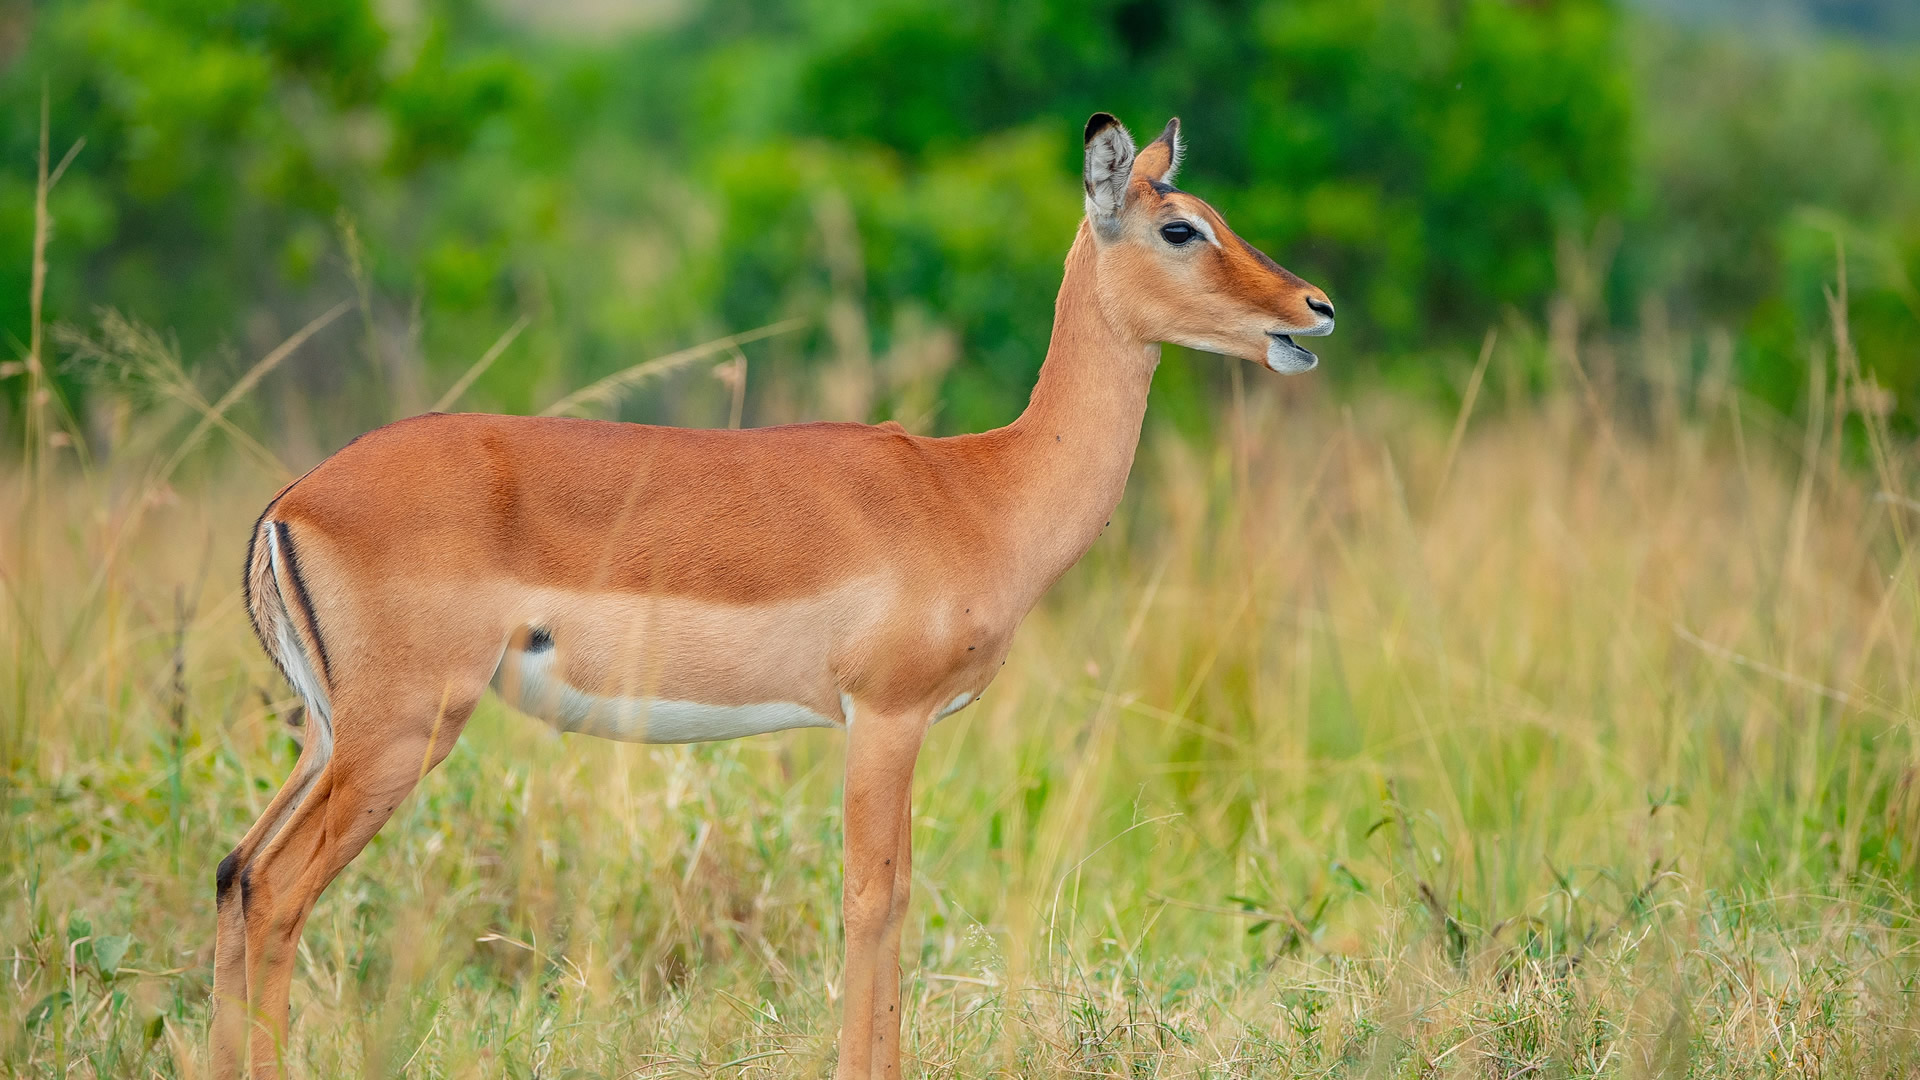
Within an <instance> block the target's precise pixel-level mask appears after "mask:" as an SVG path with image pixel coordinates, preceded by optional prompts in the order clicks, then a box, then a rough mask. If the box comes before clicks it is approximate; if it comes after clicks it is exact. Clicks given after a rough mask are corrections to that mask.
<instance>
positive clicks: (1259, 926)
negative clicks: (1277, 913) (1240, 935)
mask: <svg viewBox="0 0 1920 1080" xmlns="http://www.w3.org/2000/svg"><path fill="white" fill-rule="evenodd" d="M1272 925H1273V920H1272V919H1261V920H1260V921H1259V922H1257V923H1254V924H1253V925H1252V926H1249V927H1247V936H1249V937H1251V936H1253V935H1254V934H1257V933H1259V932H1260V931H1262V930H1265V929H1266V928H1267V927H1269V926H1272Z"/></svg>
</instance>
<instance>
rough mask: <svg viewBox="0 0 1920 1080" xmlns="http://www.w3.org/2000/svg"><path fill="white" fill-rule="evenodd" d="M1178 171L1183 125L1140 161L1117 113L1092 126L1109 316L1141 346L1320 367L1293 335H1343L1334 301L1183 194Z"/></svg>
mask: <svg viewBox="0 0 1920 1080" xmlns="http://www.w3.org/2000/svg"><path fill="white" fill-rule="evenodd" d="M1179 166H1180V121H1179V120H1173V121H1170V122H1168V124H1167V129H1166V130H1165V131H1163V132H1161V133H1160V137H1159V138H1157V139H1155V140H1153V141H1152V142H1150V143H1148V144H1147V145H1146V147H1145V148H1143V149H1141V150H1139V151H1137V152H1136V151H1135V149H1134V145H1133V137H1132V136H1131V135H1128V134H1127V129H1126V128H1124V127H1121V126H1120V121H1118V120H1115V119H1114V118H1113V117H1112V116H1110V115H1108V114H1106V113H1094V114H1093V118H1092V119H1090V120H1088V121H1087V167H1086V174H1085V178H1086V187H1087V222H1088V224H1089V225H1091V226H1092V230H1093V238H1094V243H1095V245H1096V249H1097V252H1098V259H1099V266H1100V273H1099V280H1100V284H1099V289H1100V305H1101V308H1102V309H1103V310H1104V311H1105V313H1106V315H1107V318H1108V319H1110V320H1112V321H1113V322H1114V323H1115V325H1117V326H1119V327H1120V328H1121V329H1123V330H1125V331H1126V332H1128V333H1130V334H1132V335H1134V336H1135V337H1137V338H1139V339H1140V340H1142V341H1170V342H1172V343H1173V344H1175V345H1185V346H1188V347H1190V348H1195V349H1205V350H1206V351H1208V352H1216V353H1224V354H1226V355H1228V356H1239V357H1244V358H1245V359H1248V360H1252V361H1254V362H1255V363H1261V364H1265V365H1266V366H1267V367H1269V368H1271V369H1273V370H1274V371H1282V372H1294V371H1306V370H1307V369H1309V368H1311V367H1313V366H1314V365H1315V364H1317V363H1319V360H1318V359H1317V358H1316V357H1315V356H1314V355H1313V354H1312V353H1310V352H1308V351H1307V350H1306V349H1303V348H1301V347H1300V346H1299V345H1298V344H1296V343H1295V342H1294V338H1296V337H1321V336H1324V335H1326V334H1331V333H1333V304H1332V303H1331V302H1329V301H1328V300H1327V294H1326V293H1324V292H1321V291H1320V290H1319V289H1318V288H1316V287H1314V286H1312V285H1309V284H1307V283H1306V282H1304V281H1302V280H1300V279H1299V278H1298V277H1295V276H1294V275H1293V274H1291V273H1289V272H1288V271H1286V270H1285V269H1283V268H1282V267H1281V266H1280V265H1279V264H1278V263H1275V262H1274V261H1273V260H1272V259H1269V258H1267V257H1266V256H1265V255H1263V254H1261V253H1260V252H1259V251H1257V250H1255V249H1254V247H1253V246H1252V245H1251V244H1248V243H1247V242H1246V241H1245V240H1242V239H1240V238H1239V237H1238V236H1236V235H1234V232H1233V230H1232V229H1229V228H1227V223H1226V222H1225V221H1224V220H1222V219H1221V217H1220V215H1219V214H1218V213H1215V212H1214V209H1213V207H1211V206H1208V205H1207V204H1206V203H1205V202H1203V201H1202V200H1200V199H1198V198H1195V197H1194V196H1192V195H1189V194H1187V193H1186V192H1184V191H1180V190H1178V189H1177V188H1175V187H1174V186H1173V174H1174V170H1175V169H1177V168H1179Z"/></svg>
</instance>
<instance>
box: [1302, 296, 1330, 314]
mask: <svg viewBox="0 0 1920 1080" xmlns="http://www.w3.org/2000/svg"><path fill="white" fill-rule="evenodd" d="M1307 306H1308V307H1309V308H1312V309H1313V310H1314V311H1315V312H1318V313H1319V314H1321V315H1325V316H1326V317H1327V318H1329V319H1331V318H1333V305H1332V304H1329V303H1327V302H1326V301H1325V300H1317V299H1315V298H1313V297H1311V296H1309V297H1307Z"/></svg>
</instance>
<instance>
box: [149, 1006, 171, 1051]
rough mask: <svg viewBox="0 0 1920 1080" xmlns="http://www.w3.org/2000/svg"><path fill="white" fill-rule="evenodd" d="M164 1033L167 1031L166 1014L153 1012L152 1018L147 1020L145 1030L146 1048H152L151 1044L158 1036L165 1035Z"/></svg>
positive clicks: (158, 1038) (157, 1040)
mask: <svg viewBox="0 0 1920 1080" xmlns="http://www.w3.org/2000/svg"><path fill="white" fill-rule="evenodd" d="M166 1033H167V1014H166V1013H154V1014H153V1019H151V1020H149V1021H147V1030H146V1036H147V1049H149V1050H151V1049H153V1044H154V1043H157V1042H159V1041H160V1036H162V1035H165V1034H166Z"/></svg>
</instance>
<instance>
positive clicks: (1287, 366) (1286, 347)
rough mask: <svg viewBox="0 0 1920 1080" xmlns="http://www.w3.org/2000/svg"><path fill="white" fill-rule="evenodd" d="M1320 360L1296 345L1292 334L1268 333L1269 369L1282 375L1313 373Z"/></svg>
mask: <svg viewBox="0 0 1920 1080" xmlns="http://www.w3.org/2000/svg"><path fill="white" fill-rule="evenodd" d="M1319 363H1320V358H1319V357H1317V356H1315V355H1313V354H1312V353H1311V352H1308V351H1307V350H1306V349H1303V348H1301V347H1300V346H1299V345H1296V344H1295V343H1294V340H1293V336H1292V335H1291V334H1280V333H1274V332H1272V331H1269V332H1268V333H1267V369H1268V370H1269V371H1277V372H1279V373H1280V374H1282V375H1297V374H1299V373H1300V372H1302V371H1312V370H1313V369H1314V368H1315V367H1316V366H1317V365H1318V364H1319Z"/></svg>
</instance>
